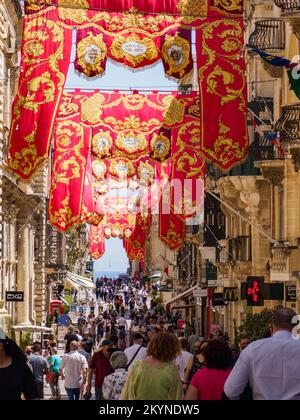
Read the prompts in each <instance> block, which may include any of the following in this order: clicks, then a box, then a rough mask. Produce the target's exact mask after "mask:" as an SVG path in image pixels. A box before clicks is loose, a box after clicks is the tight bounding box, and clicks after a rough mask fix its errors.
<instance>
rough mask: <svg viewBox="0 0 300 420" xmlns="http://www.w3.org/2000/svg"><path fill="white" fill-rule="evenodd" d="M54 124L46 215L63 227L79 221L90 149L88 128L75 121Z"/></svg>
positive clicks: (59, 226)
mask: <svg viewBox="0 0 300 420" xmlns="http://www.w3.org/2000/svg"><path fill="white" fill-rule="evenodd" d="M75 120H76V119H75V118H74V119H73V120H72V121H69V120H64V121H60V122H59V123H58V124H57V129H56V137H55V152H54V159H53V169H52V182H51V189H50V200H49V219H50V221H51V223H52V224H53V225H54V226H55V227H56V228H57V229H59V230H61V231H65V230H67V229H69V228H70V227H72V226H73V225H75V224H78V223H80V221H81V217H82V198H83V192H84V183H85V174H86V167H87V161H88V157H89V149H90V129H89V128H88V127H83V126H82V125H81V124H79V123H78V122H76V121H75Z"/></svg>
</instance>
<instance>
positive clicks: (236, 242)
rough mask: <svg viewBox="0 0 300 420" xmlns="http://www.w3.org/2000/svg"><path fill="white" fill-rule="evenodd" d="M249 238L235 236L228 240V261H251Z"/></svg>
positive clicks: (250, 240)
mask: <svg viewBox="0 0 300 420" xmlns="http://www.w3.org/2000/svg"><path fill="white" fill-rule="evenodd" d="M251 242H252V238H251V236H237V237H236V238H232V239H229V241H228V243H229V249H228V251H229V260H230V261H251V260H252V249H251Z"/></svg>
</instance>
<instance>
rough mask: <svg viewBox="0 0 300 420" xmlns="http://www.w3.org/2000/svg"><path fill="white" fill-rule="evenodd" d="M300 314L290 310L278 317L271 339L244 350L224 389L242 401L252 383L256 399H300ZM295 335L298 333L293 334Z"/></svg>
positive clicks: (275, 319)
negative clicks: (299, 323)
mask: <svg viewBox="0 0 300 420" xmlns="http://www.w3.org/2000/svg"><path fill="white" fill-rule="evenodd" d="M296 324H297V315H296V313H295V312H294V311H293V310H292V309H290V308H281V309H279V310H278V311H276V313H275V314H274V317H273V320H272V325H271V326H270V330H271V335H272V337H271V338H267V339H264V340H258V341H255V342H253V343H252V344H250V345H249V346H248V347H247V348H246V349H245V350H244V351H242V353H241V355H240V357H239V359H238V361H237V363H236V365H235V367H234V368H233V370H232V372H231V374H230V376H229V378H228V379H227V382H226V384H225V387H224V392H225V394H226V396H227V397H228V398H229V399H231V400H238V399H239V397H240V395H241V394H243V392H244V390H245V388H246V386H247V384H248V383H250V386H251V389H252V391H253V399H254V400H300V340H299V339H297V336H295V330H296V329H297V328H295V325H296ZM293 333H294V334H293Z"/></svg>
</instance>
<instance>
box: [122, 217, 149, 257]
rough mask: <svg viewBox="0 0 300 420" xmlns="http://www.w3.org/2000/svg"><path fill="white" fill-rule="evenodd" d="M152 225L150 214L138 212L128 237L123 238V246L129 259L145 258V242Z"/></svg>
mask: <svg viewBox="0 0 300 420" xmlns="http://www.w3.org/2000/svg"><path fill="white" fill-rule="evenodd" d="M151 225H152V215H151V214H138V215H137V219H136V225H135V229H134V231H133V233H132V235H131V237H130V238H129V239H126V240H124V247H125V250H126V253H127V256H128V259H129V260H130V261H133V260H138V261H142V260H144V258H145V250H146V242H147V239H148V236H149V233H150V229H151Z"/></svg>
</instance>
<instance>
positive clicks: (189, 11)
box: [177, 0, 208, 23]
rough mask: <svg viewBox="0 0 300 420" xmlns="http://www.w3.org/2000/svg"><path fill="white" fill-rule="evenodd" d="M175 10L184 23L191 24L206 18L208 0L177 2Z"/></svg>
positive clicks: (183, 0)
mask: <svg viewBox="0 0 300 420" xmlns="http://www.w3.org/2000/svg"><path fill="white" fill-rule="evenodd" d="M177 9H178V10H179V12H180V14H181V17H182V21H183V22H184V23H192V22H194V21H196V20H198V19H205V18H206V17H207V13H208V0H179V2H178V5H177Z"/></svg>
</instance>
